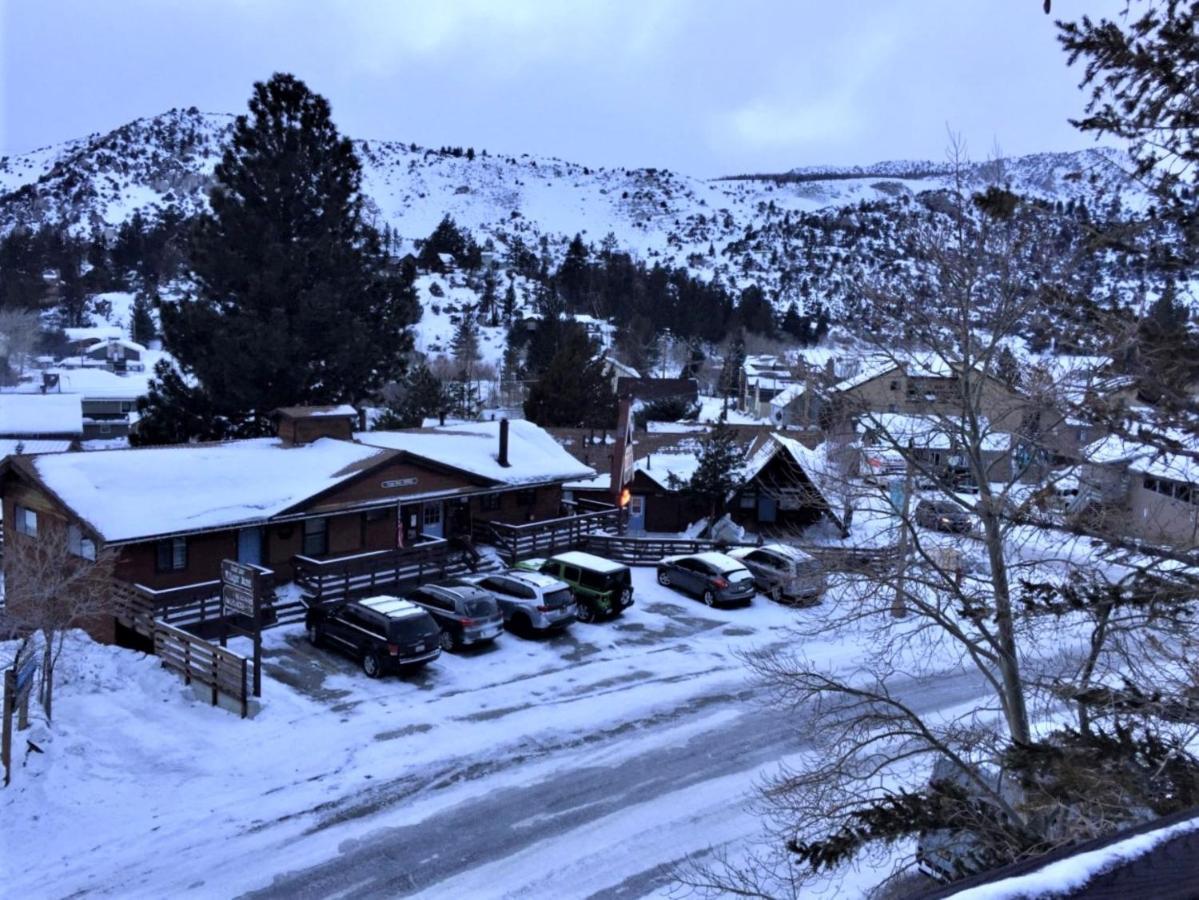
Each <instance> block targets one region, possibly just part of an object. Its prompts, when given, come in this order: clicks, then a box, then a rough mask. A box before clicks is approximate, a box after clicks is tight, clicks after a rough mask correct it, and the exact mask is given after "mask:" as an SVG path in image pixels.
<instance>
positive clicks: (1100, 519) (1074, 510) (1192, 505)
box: [1069, 435, 1199, 550]
mask: <svg viewBox="0 0 1199 900" xmlns="http://www.w3.org/2000/svg"><path fill="white" fill-rule="evenodd" d="M1168 437H1169V438H1170V439H1172V440H1176V441H1177V442H1178V445H1179V449H1180V451H1181V452H1170V451H1169V450H1163V449H1159V448H1157V447H1153V446H1150V445H1149V444H1144V443H1137V442H1135V441H1130V440H1127V439H1125V438H1122V437H1119V436H1117V435H1109V436H1108V437H1105V438H1103V439H1101V440H1099V441H1096V442H1095V443H1094V444H1091V445H1090V446H1088V447H1087V448H1086V449H1085V450H1084V452H1083V456H1084V462H1083V463H1082V465H1081V467H1080V471H1079V475H1078V495H1077V496H1076V497H1075V498H1074V500H1073V502H1072V503H1071V504H1070V508H1069V514H1070V516H1071V517H1072V519H1073V520H1074V521H1075V522H1076V523H1077V524H1079V525H1081V526H1082V527H1084V528H1086V529H1088V530H1093V531H1095V532H1096V533H1098V534H1099V535H1101V536H1102V535H1103V534H1118V535H1121V536H1124V537H1131V538H1134V539H1138V540H1143V541H1148V542H1150V543H1155V544H1168V545H1170V546H1173V547H1178V548H1180V549H1184V550H1191V549H1194V548H1195V547H1199V461H1196V459H1195V455H1196V454H1197V453H1199V446H1196V445H1195V443H1194V441H1193V440H1191V439H1188V438H1187V437H1186V436H1184V435H1170V436H1168Z"/></svg>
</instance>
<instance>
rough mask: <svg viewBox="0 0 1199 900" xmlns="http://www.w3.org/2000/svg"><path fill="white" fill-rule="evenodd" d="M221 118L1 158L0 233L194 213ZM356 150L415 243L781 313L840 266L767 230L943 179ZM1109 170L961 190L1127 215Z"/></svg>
mask: <svg viewBox="0 0 1199 900" xmlns="http://www.w3.org/2000/svg"><path fill="white" fill-rule="evenodd" d="M233 121H234V120H233V117H232V116H229V115H223V114H206V113H200V112H198V111H196V110H195V109H189V110H172V111H170V112H168V113H164V114H162V115H159V116H155V117H152V118H147V119H139V120H137V121H135V122H131V123H129V124H127V125H124V126H122V127H121V128H118V129H116V130H114V131H112V132H109V133H108V134H103V135H92V136H90V137H88V138H84V139H80V140H75V141H70V142H68V143H65V144H62V145H59V146H57V147H49V148H43V149H40V150H36V151H33V152H31V153H27V154H22V155H19V156H10V157H4V158H0V191H2V192H3V194H2V195H0V233H3V232H4V231H7V230H9V229H11V228H12V227H14V226H16V225H40V224H63V225H67V226H68V227H69V228H70V229H71V230H72V231H75V232H76V233H86V232H90V231H93V230H110V229H112V228H113V227H114V226H115V225H117V224H119V223H120V222H122V221H124V220H125V219H126V218H128V217H129V216H130V215H132V213H133V212H134V210H138V209H140V210H142V211H143V212H144V213H147V214H150V215H151V216H152V215H154V214H155V213H156V211H160V210H162V209H163V208H165V207H167V206H169V205H174V206H176V207H178V208H179V209H180V210H181V211H182V212H184V213H185V214H191V213H194V212H196V211H198V210H199V209H201V208H202V207H203V205H204V203H205V202H206V200H205V197H206V193H205V192H206V189H207V188H208V186H209V185H210V183H211V176H212V171H213V168H214V166H215V164H216V162H217V161H218V159H219V157H220V153H221V148H222V146H223V144H224V143H225V141H226V140H227V138H228V136H229V133H230V130H231V129H232V127H233ZM357 148H358V151H359V155H360V157H361V159H362V162H363V166H364V187H365V191H366V193H367V195H368V196H369V198H370V205H371V212H372V213H373V215H374V217H375V222H376V224H377V225H379V226H382V225H384V224H388V225H390V226H391V228H392V229H393V230H394V231H395V232H396V234H398V235H399V236H401V237H403V238H406V239H410V240H411V239H419V238H423V237H425V236H427V235H428V234H429V233H430V232H431V231H432V230H433V228H434V226H435V225H436V224H437V222H438V221H439V220H440V219H441V218H442V216H444V215H446V214H449V215H451V216H453V217H454V218H455V220H457V222H458V223H459V224H460V225H463V226H466V227H467V228H469V229H470V230H471V231H472V232H473V233H474V235H475V237H476V239H477V240H478V241H479V242H480V243H482V242H484V241H485V240H486V239H487V238H491V239H492V240H493V241H494V242H495V244H496V246H497V247H498V248H499V249H501V250H503V248H504V247H506V246H509V245H510V244H511V243H512V241H513V240H514V239H515V238H520V239H521V240H523V241H524V242H525V243H526V244H528V245H532V246H536V245H537V244H538V243H540V239H541V238H542V237H543V236H544V237H546V238H547V239H548V241H549V245H548V247H549V250H550V252H551V254H553V255H555V256H557V255H559V254H560V253H561V250H562V248H563V246H564V243H565V241H566V240H568V239H569V238H570V237H571V236H573V235H574V234H575V233H581V234H582V235H583V237H584V239H585V240H586V241H587V242H589V243H592V244H599V243H600V242H601V241H603V240H604V238H605V237H606V236H608V235H609V234H610V235H612V238H613V239H614V241H615V244H616V246H618V247H620V248H623V249H627V250H629V251H631V252H633V253H634V254H635V255H636V256H638V257H639V258H640V259H642V260H644V261H645V262H646V263H649V264H653V263H655V262H660V263H662V264H664V265H669V266H677V267H685V268H687V269H689V270H691V271H692V272H694V273H695V274H696V275H698V276H699V277H701V278H705V279H710V278H719V279H721V280H722V282H723V283H725V284H728V285H732V286H737V287H744V286H747V285H748V284H751V283H756V284H758V285H759V286H761V287H763V289H764V290H766V291H767V294H768V295H769V296H770V297H771V298H772V299H774V300H775V301H776V302H777V303H779V304H780V305H781V304H783V303H785V302H788V301H789V300H792V299H798V300H799V302H800V303H801V305H803V303H804V297H806V296H811V295H812V294H813V293H815V294H816V295H818V296H821V297H822V298H823V300H824V302H825V303H826V304H827V305H828V306H829V308H831V309H833V310H836V309H837V308H838V306H839V300H841V299H843V293H844V290H845V288H844V286H843V279H841V277H840V276H841V274H842V273H841V271H840V269H841V267H840V266H839V264H838V260H837V258H836V257H837V255H836V254H835V253H834V254H831V255H830V254H826V253H823V252H822V253H820V254H813V253H812V252H811V246H812V244H813V241H811V240H808V239H805V238H804V236H803V235H802V234H800V235H799V237H798V238H797V239H788V240H782V239H780V238H779V237H778V235H779V233H780V229H779V227H778V226H779V225H780V224H781V223H786V224H787V226H788V228H789V229H791V231H792V233H794V229H795V226H796V222H799V223H800V224H801V225H802V224H804V220H803V217H804V216H811V215H813V214H816V213H820V212H821V211H826V212H831V213H838V214H839V213H840V211H846V214H849V215H852V214H853V210H854V209H857V208H859V207H860V206H861V205H862V204H867V205H875V206H880V205H881V206H882V207H883V208H884V211H885V209H886V208H888V207H890V206H894V207H895V208H897V209H898V208H899V207H900V206H901V205H902V204H903V203H905V202H907V201H910V200H911V199H912V198H913V197H915V196H917V195H919V194H921V193H922V192H927V191H934V190H938V189H941V188H944V187H945V186H946V185H947V183H948V180H949V178H950V175H951V173H950V171H949V168H948V167H947V166H946V165H944V164H942V163H931V162H890V163H879V164H877V165H875V166H870V167H864V168H861V167H859V168H852V169H837V168H836V167H822V168H810V169H797V170H794V171H793V172H791V173H786V174H784V175H778V176H755V177H748V178H747V177H736V178H730V179H718V180H703V179H699V178H693V177H690V176H687V175H683V174H678V173H675V172H670V171H667V170H664V169H655V168H589V167H586V166H581V165H578V164H575V163H571V162H567V161H564V160H559V159H553V158H547V157H539V156H533V155H529V154H521V155H520V156H503V155H492V154H488V153H487V152H486V151H485V150H482V149H480V150H479V151H478V152H477V153H465V152H462V151H458V152H457V153H453V152H442V151H438V150H433V149H427V148H423V147H420V146H418V145H416V144H414V143H405V142H401V141H359V142H357ZM1121 161H1122V158H1121V157H1120V155H1119V154H1118V153H1116V152H1114V151H1109V150H1102V149H1096V150H1089V151H1083V152H1079V153H1043V154H1036V155H1033V156H1027V157H1021V158H1017V159H1011V160H1006V161H1004V162H1003V163H1002V165H1001V166H997V165H995V164H993V163H986V164H976V165H972V166H970V167H969V168H968V169H967V170H966V172H965V175H966V179H967V181H968V183H969V185H970V186H972V187H982V186H984V185H985V184H987V183H990V182H992V181H993V180H994V179H995V178H996V177H999V178H1000V179H1001V181H1002V182H1003V183H1005V184H1008V185H1010V187H1011V188H1012V189H1013V190H1015V191H1017V192H1019V193H1022V194H1028V195H1032V196H1037V197H1041V198H1047V199H1054V200H1062V201H1069V200H1078V199H1081V200H1084V201H1086V202H1088V203H1090V202H1091V201H1092V200H1093V199H1094V198H1096V197H1097V196H1098V195H1099V192H1101V191H1102V192H1103V194H1104V197H1105V199H1104V202H1110V196H1111V195H1112V194H1121V195H1122V196H1123V198H1124V202H1125V204H1126V205H1128V204H1129V203H1130V202H1131V203H1133V204H1135V203H1136V200H1137V197H1136V195H1135V194H1134V193H1133V188H1132V187H1130V186H1128V185H1127V183H1126V182H1125V181H1124V179H1123V175H1122V173H1121V170H1120V163H1121ZM817 224H819V223H817ZM816 243H817V244H819V241H817V242H816ZM822 249H823V248H822ZM857 251H858V252H856V253H855V257H868V256H869V255H870V248H857ZM863 251H864V252H863ZM858 261H859V262H861V260H860V259H859V260H858ZM834 269H835V270H836V271H833V270H834ZM805 275H813V277H816V278H817V279H819V280H820V283H819V284H817V285H816V287H817V288H819V290H816V291H815V292H812V291H808V292H806V293H805V294H804V295H802V296H801V295H800V294H799V292H798V288H797V287H796V286H797V285H798V284H799V282H800V280H801V279H802V277H803V276H805Z"/></svg>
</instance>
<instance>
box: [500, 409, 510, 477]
mask: <svg viewBox="0 0 1199 900" xmlns="http://www.w3.org/2000/svg"><path fill="white" fill-rule="evenodd" d="M499 463H500V465H501V466H503V467H504V468H505V469H506V468H508V467H509V466H510V465H512V463H510V462H508V419H507V418H503V419H500V458H499Z"/></svg>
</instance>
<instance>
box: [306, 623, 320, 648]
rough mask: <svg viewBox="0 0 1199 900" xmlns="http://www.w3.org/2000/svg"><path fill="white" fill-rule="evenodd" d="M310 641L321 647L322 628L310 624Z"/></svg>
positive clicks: (313, 644)
mask: <svg viewBox="0 0 1199 900" xmlns="http://www.w3.org/2000/svg"><path fill="white" fill-rule="evenodd" d="M308 643H310V644H312V646H314V647H319V646H320V645H321V630H320V629H319V628H317V627H316V626H315V625H309V626H308Z"/></svg>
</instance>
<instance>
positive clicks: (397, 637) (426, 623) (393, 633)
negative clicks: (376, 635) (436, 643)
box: [389, 616, 441, 643]
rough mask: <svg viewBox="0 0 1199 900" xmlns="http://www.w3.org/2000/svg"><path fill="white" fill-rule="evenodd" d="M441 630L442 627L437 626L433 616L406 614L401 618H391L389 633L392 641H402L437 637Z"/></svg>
mask: <svg viewBox="0 0 1199 900" xmlns="http://www.w3.org/2000/svg"><path fill="white" fill-rule="evenodd" d="M440 631H441V629H440V628H438V627H437V623H436V622H434V621H433V618H432V616H404V617H403V618H401V619H392V620H391V628H390V629H389V635H390V639H391V640H392V641H395V642H396V643H400V642H402V641H418V640H420V639H421V638H427V637H436V636H437V635H438V634H439V633H440Z"/></svg>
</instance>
